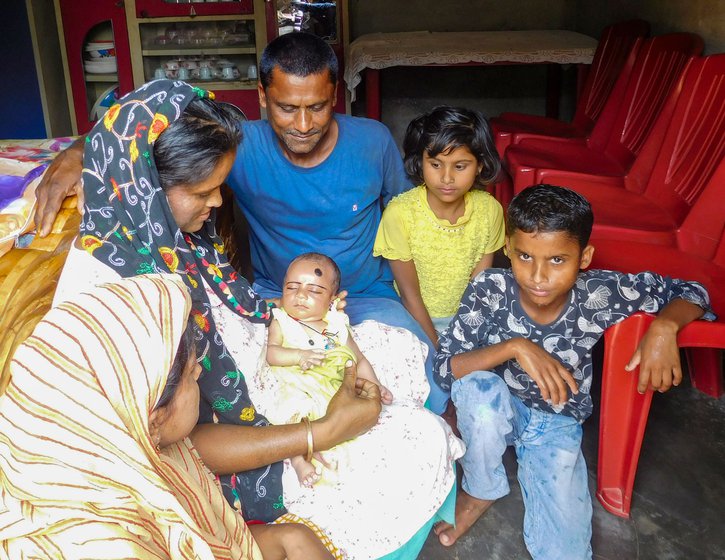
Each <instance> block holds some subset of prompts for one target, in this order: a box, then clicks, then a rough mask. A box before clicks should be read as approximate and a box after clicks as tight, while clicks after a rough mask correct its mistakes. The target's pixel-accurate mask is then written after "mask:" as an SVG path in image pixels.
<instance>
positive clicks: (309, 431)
mask: <svg viewBox="0 0 725 560" xmlns="http://www.w3.org/2000/svg"><path fill="white" fill-rule="evenodd" d="M300 423H301V424H302V423H304V424H305V426H307V455H306V456H305V461H307V462H308V463H309V462H310V461H312V453H313V452H314V450H315V443H314V441H313V439H312V425H311V424H310V419H309V417H307V416H305V417H303V418H302V420H300Z"/></svg>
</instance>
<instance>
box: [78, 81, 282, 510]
mask: <svg viewBox="0 0 725 560" xmlns="http://www.w3.org/2000/svg"><path fill="white" fill-rule="evenodd" d="M196 97H209V98H213V94H212V93H210V92H207V91H205V90H202V89H200V88H196V87H191V86H190V85H188V84H186V83H184V82H180V81H172V80H155V81H153V82H149V83H147V84H144V85H143V86H141V87H140V88H138V89H137V90H135V91H132V92H131V93H129V94H127V95H125V96H124V97H122V98H121V99H120V100H119V101H118V103H116V104H115V105H113V106H112V107H111V108H110V109H109V110H108V111H107V112H106V115H105V116H104V118H103V119H102V120H100V121H99V122H98V123H96V125H95V126H94V127H93V129H92V130H91V132H90V133H89V134H88V137H87V138H86V146H85V153H84V157H83V190H84V194H85V203H84V213H83V222H82V224H81V242H82V245H83V247H84V248H85V249H86V250H87V251H88V252H89V253H91V254H92V255H93V256H94V257H95V258H97V259H98V260H100V261H101V262H103V263H104V264H106V265H108V266H110V267H111V268H112V269H114V270H115V271H116V272H118V273H119V274H120V275H121V276H123V277H128V276H135V275H138V274H148V273H170V272H171V273H176V274H179V275H180V276H181V277H182V278H183V279H184V282H185V283H186V284H187V285H188V286H189V289H190V292H191V297H192V312H191V313H192V317H193V318H194V319H195V321H196V323H197V324H198V325H199V327H200V332H201V333H202V337H203V338H202V340H200V341H197V352H198V354H199V358H200V362H201V364H202V368H203V369H202V375H201V376H200V378H199V387H200V389H201V394H202V402H201V410H200V415H199V421H200V422H213V421H219V422H222V423H227V424H242V425H253V426H265V425H267V424H268V421H267V419H266V418H264V416H262V415H261V414H258V413H257V411H256V410H255V408H254V405H253V404H252V402H251V400H250V397H249V392H248V390H247V386H246V383H245V381H244V374H243V372H241V371H239V368H238V367H237V365H236V363H235V362H234V360H233V358H232V357H231V356H230V354H229V352H228V351H227V349H226V347H225V346H224V342H223V341H222V339H221V336H220V335H219V334H218V333H217V329H216V326H215V324H214V320H213V318H212V313H211V306H210V304H209V297H208V295H207V292H206V289H207V287H208V288H209V289H211V290H213V291H214V293H215V294H216V295H217V297H219V299H220V300H221V301H222V302H224V303H225V305H227V306H228V307H229V308H230V309H232V310H233V311H235V312H236V313H237V314H239V315H241V316H244V317H246V318H247V319H249V320H250V321H253V322H268V321H269V311H268V309H267V306H266V303H265V301H264V300H263V299H261V298H260V297H259V296H257V294H256V293H255V292H254V291H253V290H252V288H251V286H250V285H249V283H248V282H247V280H246V279H245V278H243V277H241V276H239V275H238V274H237V272H236V271H235V270H234V269H233V268H232V267H231V265H230V264H229V262H228V261H227V258H226V255H225V253H224V246H223V243H222V240H221V239H220V237H219V236H218V235H217V233H216V231H215V224H214V218H215V216H214V213H213V212H212V215H211V217H210V218H209V219H208V220H207V221H206V223H205V224H204V226H203V227H202V229H201V230H200V231H198V232H196V233H188V232H182V231H181V230H180V229H179V226H178V225H177V224H176V221H175V219H174V217H173V214H172V213H171V208H170V207H169V203H168V201H167V198H166V195H165V193H164V191H163V190H162V188H161V184H160V181H159V174H158V171H157V169H156V166H155V163H154V150H153V148H154V142H155V141H156V139H157V138H158V137H159V135H160V134H162V133H163V131H164V130H165V129H166V128H167V127H168V126H169V125H170V124H171V123H173V122H174V121H176V120H177V119H178V118H179V117H180V116H181V114H182V113H183V111H184V109H185V108H186V107H187V105H188V104H189V103H190V102H191V101H192V100H193V99H194V98H196ZM202 179H203V178H202ZM170 186H174V185H170ZM281 475H282V465H281V463H275V464H274V465H271V466H269V467H263V468H259V469H255V470H252V471H246V472H243V473H237V474H233V475H231V476H223V477H220V482H221V484H222V488H223V490H224V493H225V495H226V497H227V499H228V500H229V501H230V503H232V505H234V506H235V507H237V508H240V505H241V509H242V510H243V513H244V516H245V517H246V518H247V519H257V520H261V521H271V520H273V519H275V518H276V517H278V516H279V515H281V514H283V513H284V508H282V507H281V499H282V498H281V497H282V482H281Z"/></svg>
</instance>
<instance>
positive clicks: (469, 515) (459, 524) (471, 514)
mask: <svg viewBox="0 0 725 560" xmlns="http://www.w3.org/2000/svg"><path fill="white" fill-rule="evenodd" d="M495 501H496V500H479V499H478V498H474V497H473V496H471V495H470V494H467V493H466V492H464V491H463V490H459V491H458V495H457V496H456V524H455V525H451V524H450V523H446V522H444V521H441V522H440V523H436V524H435V526H434V527H433V531H434V532H435V534H436V535H438V540H439V541H440V543H441V544H442V545H443V546H452V545H453V544H454V543H455V542H456V541H457V540H458V538H459V537H462V536H463V535H464V534H466V532H467V531H468V530H469V529H470V528H471V527H472V526H473V524H474V523H475V522H476V521H477V520H478V518H479V517H481V516H482V515H483V514H484V513H486V511H488V508H490V507H491V506H492V505H493V503H494V502H495Z"/></svg>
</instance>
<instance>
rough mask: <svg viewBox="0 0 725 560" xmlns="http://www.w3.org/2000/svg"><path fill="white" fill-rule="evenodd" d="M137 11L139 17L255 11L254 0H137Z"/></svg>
mask: <svg viewBox="0 0 725 560" xmlns="http://www.w3.org/2000/svg"><path fill="white" fill-rule="evenodd" d="M135 13H136V17H137V18H139V19H145V18H149V17H195V16H220V15H237V14H251V13H254V7H253V0H216V1H209V0H207V1H206V2H205V1H204V0H201V1H198V0H197V1H193V2H192V1H191V0H186V1H179V0H136V2H135Z"/></svg>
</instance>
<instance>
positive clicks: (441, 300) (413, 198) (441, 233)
mask: <svg viewBox="0 0 725 560" xmlns="http://www.w3.org/2000/svg"><path fill="white" fill-rule="evenodd" d="M464 200H465V204H466V208H465V212H464V214H463V216H461V217H460V218H459V219H458V221H457V222H456V223H455V224H451V223H450V222H449V221H448V220H441V219H439V218H438V217H437V216H436V215H435V214H434V213H433V211H432V210H431V208H430V205H429V204H428V199H427V196H426V188H425V185H420V186H418V187H416V188H413V189H411V190H409V191H407V192H404V193H403V194H400V195H398V196H397V197H395V198H394V199H393V200H391V201H390V203H389V204H388V206H387V207H386V208H385V211H384V212H383V217H382V220H381V222H380V227H379V228H378V234H377V237H376V239H375V246H374V247H373V254H374V255H375V256H383V257H384V258H386V259H388V260H400V261H409V260H411V259H412V260H413V262H414V263H415V268H416V271H417V273H418V281H419V283H420V293H421V296H422V297H423V303H425V306H426V309H427V310H428V313H429V314H430V316H431V317H449V316H451V315H453V314H455V312H456V311H457V310H458V303H459V302H460V300H461V296H462V295H463V292H464V290H465V289H466V286H467V285H468V281H469V279H470V276H471V272H472V271H473V268H474V267H475V266H476V264H477V263H478V261H480V260H481V257H482V256H483V255H485V254H487V253H493V252H494V251H496V250H497V249H500V248H501V247H502V246H503V241H504V220H503V209H502V208H501V205H500V204H499V203H498V201H497V200H496V199H495V198H494V197H492V196H491V195H490V194H488V193H487V192H485V191H480V190H470V191H469V192H468V193H466V195H465V199H464Z"/></svg>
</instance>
